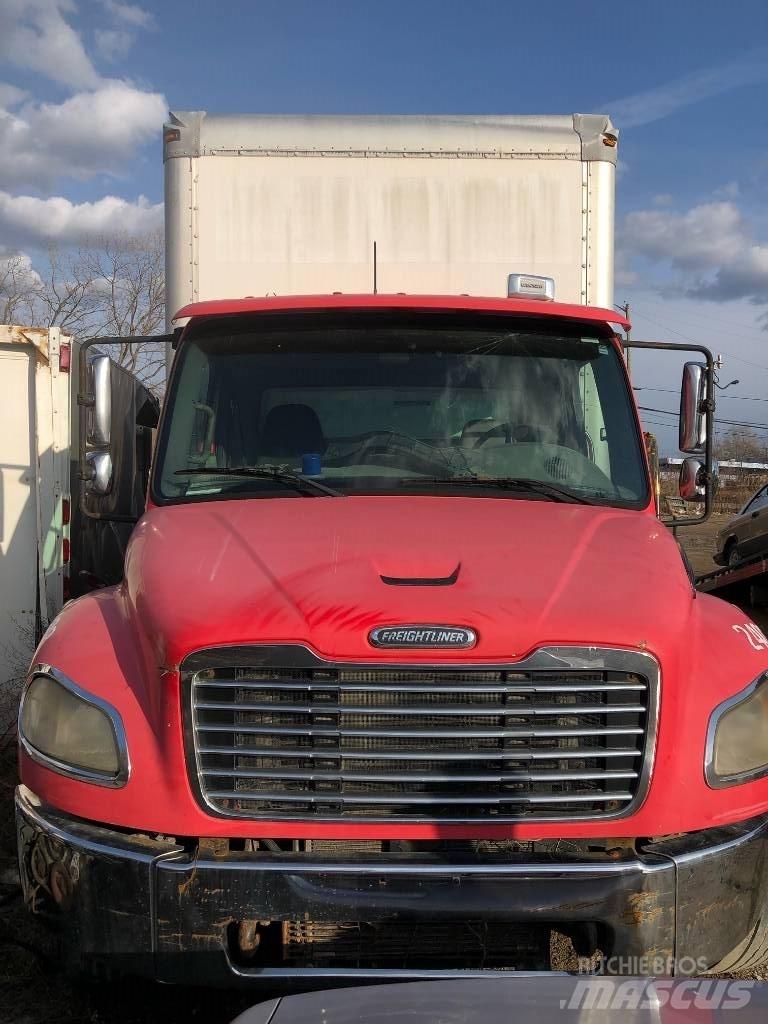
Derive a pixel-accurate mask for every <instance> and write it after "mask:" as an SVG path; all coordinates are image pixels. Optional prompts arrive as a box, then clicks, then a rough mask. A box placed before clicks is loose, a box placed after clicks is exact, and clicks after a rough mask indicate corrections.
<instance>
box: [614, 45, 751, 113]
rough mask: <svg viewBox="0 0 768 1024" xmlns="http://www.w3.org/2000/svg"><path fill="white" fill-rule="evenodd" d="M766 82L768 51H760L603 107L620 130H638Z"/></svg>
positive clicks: (625, 97)
mask: <svg viewBox="0 0 768 1024" xmlns="http://www.w3.org/2000/svg"><path fill="white" fill-rule="evenodd" d="M766 80H768V50H766V48H765V47H761V48H760V49H759V50H752V51H750V52H748V53H745V54H744V55H743V56H742V57H740V58H739V59H737V60H733V61H729V62H728V63H726V64H721V65H720V66H719V67H714V68H707V69H706V70H704V71H697V72H694V73H693V74H690V75H684V76H683V77H682V78H676V79H673V80H672V81H671V82H665V83H664V84H663V85H659V86H657V87H656V88H655V89H647V90H645V91H643V92H639V93H635V94H634V95H632V96H624V97H623V98H621V99H617V100H614V101H613V102H612V103H605V104H603V106H604V107H605V109H606V110H608V111H609V112H610V114H611V117H612V119H613V121H614V122H615V124H617V125H618V127H619V128H638V127H640V126H641V125H644V124H650V123H651V122H653V121H660V120H661V119H662V118H664V117H669V116H670V115H672V114H676V113H677V112H678V111H679V110H683V109H684V108H685V107H689V106H691V105H692V104H694V103H700V102H701V101H702V100H706V99H710V98H711V97H712V96H719V95H721V94H722V93H724V92H730V91H731V90H732V89H738V88H741V87H742V86H745V85H756V84H759V83H760V82H765V81H766Z"/></svg>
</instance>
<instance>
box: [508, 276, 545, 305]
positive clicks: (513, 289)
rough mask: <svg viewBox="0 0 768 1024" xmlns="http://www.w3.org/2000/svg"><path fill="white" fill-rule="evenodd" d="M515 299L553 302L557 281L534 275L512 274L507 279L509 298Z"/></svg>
mask: <svg viewBox="0 0 768 1024" xmlns="http://www.w3.org/2000/svg"><path fill="white" fill-rule="evenodd" d="M513 297H515V298H516V297H525V298H526V299H539V300H540V301H542V302H553V301H554V298H555V279H554V278H553V277H537V276H536V275H534V274H510V275H509V277H508V278H507V298H508V299H511V298H513Z"/></svg>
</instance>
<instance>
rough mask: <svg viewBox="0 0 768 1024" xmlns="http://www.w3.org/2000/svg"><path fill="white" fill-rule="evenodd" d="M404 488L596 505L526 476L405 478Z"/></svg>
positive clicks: (562, 489) (403, 480)
mask: <svg viewBox="0 0 768 1024" xmlns="http://www.w3.org/2000/svg"><path fill="white" fill-rule="evenodd" d="M398 482H399V483H400V484H402V485H403V486H410V487H419V486H420V485H421V484H450V485H451V486H454V485H455V486H457V487H478V488H482V489H484V490H495V489H498V490H503V491H529V492H531V493H532V494H540V495H542V497H545V498H549V499H550V501H563V502H571V503H572V504H576V505H594V504H595V502H594V501H592V499H591V498H586V497H584V495H582V494H577V493H576V492H575V491H571V490H568V488H566V487H558V486H557V485H556V484H548V483H547V482H546V481H544V480H534V479H533V478H532V477H526V476H496V477H493V476H488V477H485V476H414V477H404V478H403V479H401V480H399V481H398Z"/></svg>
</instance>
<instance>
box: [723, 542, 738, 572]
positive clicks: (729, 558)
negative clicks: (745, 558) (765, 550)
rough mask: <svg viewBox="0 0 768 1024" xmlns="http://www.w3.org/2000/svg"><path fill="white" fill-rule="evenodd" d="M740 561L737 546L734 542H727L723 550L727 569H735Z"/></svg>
mask: <svg viewBox="0 0 768 1024" xmlns="http://www.w3.org/2000/svg"><path fill="white" fill-rule="evenodd" d="M740 561H741V552H740V551H739V545H738V544H737V543H736V541H735V540H732V541H729V543H728V546H727V547H726V549H725V564H726V565H727V566H728V568H729V569H735V568H736V566H737V565H738V564H739V562H740Z"/></svg>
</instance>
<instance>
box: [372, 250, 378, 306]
mask: <svg viewBox="0 0 768 1024" xmlns="http://www.w3.org/2000/svg"><path fill="white" fill-rule="evenodd" d="M376 270H377V262H376V243H375V242H374V243H373V294H374V295H376V294H377V292H378V287H377V282H376Z"/></svg>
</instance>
